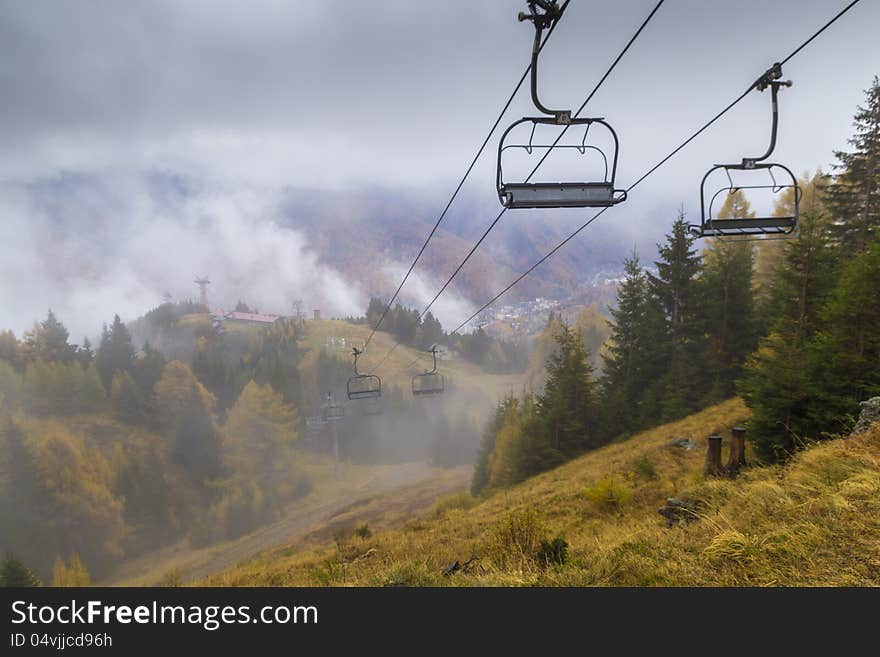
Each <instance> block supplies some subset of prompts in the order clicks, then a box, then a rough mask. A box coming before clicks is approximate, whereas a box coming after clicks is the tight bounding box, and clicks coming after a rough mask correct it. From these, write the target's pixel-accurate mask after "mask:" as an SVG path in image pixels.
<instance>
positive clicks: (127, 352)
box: [95, 315, 134, 390]
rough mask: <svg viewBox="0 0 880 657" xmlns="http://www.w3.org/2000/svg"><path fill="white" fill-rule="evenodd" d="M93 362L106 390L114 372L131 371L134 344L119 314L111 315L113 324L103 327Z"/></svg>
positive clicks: (108, 388)
mask: <svg viewBox="0 0 880 657" xmlns="http://www.w3.org/2000/svg"><path fill="white" fill-rule="evenodd" d="M95 364H96V365H97V367H98V372H99V373H100V375H101V381H102V382H103V384H104V388H105V389H106V390H110V386H111V384H112V383H113V375H114V374H116V372H131V370H132V366H133V364H134V346H133V345H132V342H131V333H129V331H128V329H127V328H126V326H125V324H123V323H122V320H121V319H119V315H115V316H114V317H113V324H111V325H110V328H109V329H107V327H106V326H105V327H104V331H103V333H102V335H101V343H100V345H99V346H98V353H97V355H96V356H95Z"/></svg>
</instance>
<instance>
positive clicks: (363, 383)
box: [348, 374, 382, 399]
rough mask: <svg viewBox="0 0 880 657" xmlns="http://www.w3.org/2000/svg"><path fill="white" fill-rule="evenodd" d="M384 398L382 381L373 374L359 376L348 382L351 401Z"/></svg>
mask: <svg viewBox="0 0 880 657" xmlns="http://www.w3.org/2000/svg"><path fill="white" fill-rule="evenodd" d="M381 396H382V380H381V379H380V378H379V377H378V376H375V375H372V374H357V375H355V376H353V377H351V378H350V379H349V380H348V398H349V399H372V398H376V397H381Z"/></svg>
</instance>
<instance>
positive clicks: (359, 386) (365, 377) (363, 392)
mask: <svg viewBox="0 0 880 657" xmlns="http://www.w3.org/2000/svg"><path fill="white" fill-rule="evenodd" d="M352 353H353V354H354V376H353V377H351V378H350V379H349V380H348V385H347V390H348V398H349V399H371V398H375V397H381V396H382V379H380V378H379V377H378V376H376V375H374V374H361V373H360V372H358V368H357V359H358V356H360V355H361V354H362V353H363V351H362V350H360V349H358V348H357V347H355V348H354V349H352Z"/></svg>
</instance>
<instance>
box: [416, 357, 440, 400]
mask: <svg viewBox="0 0 880 657" xmlns="http://www.w3.org/2000/svg"><path fill="white" fill-rule="evenodd" d="M430 354H431V356H432V357H433V358H434V367H433V368H431V369H430V370H429V371H427V372H423V373H421V374H416V375H415V376H414V377H413V378H412V394H413V397H420V396H422V395H439V394H441V393H443V392H444V390H445V389H446V385H445V382H444V380H443V375H442V374H440V373H439V372H437V345H434V346H433V347H431V351H430Z"/></svg>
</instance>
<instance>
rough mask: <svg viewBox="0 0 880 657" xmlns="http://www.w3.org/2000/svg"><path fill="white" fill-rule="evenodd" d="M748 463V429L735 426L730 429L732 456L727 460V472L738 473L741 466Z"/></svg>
mask: <svg viewBox="0 0 880 657" xmlns="http://www.w3.org/2000/svg"><path fill="white" fill-rule="evenodd" d="M746 465H747V464H746V429H745V427H733V429H731V430H730V458H729V459H728V461H727V472H728V473H729V474H731V475H736V473H737V472H739V470H740V468H744V467H745V466H746Z"/></svg>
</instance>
